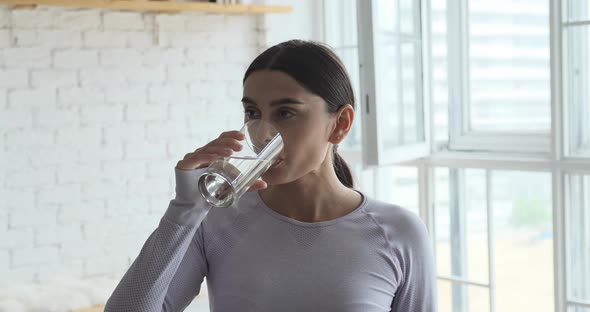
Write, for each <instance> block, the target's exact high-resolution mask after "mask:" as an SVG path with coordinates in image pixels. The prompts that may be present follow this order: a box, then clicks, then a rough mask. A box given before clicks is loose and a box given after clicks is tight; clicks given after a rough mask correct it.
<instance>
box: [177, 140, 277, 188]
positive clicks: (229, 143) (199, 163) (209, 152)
mask: <svg viewBox="0 0 590 312" xmlns="http://www.w3.org/2000/svg"><path fill="white" fill-rule="evenodd" d="M243 139H244V134H243V133H242V132H240V131H226V132H224V133H222V134H221V135H220V136H219V137H218V138H217V139H215V140H213V141H211V142H209V143H207V144H205V145H204V146H202V147H200V148H197V149H196V150H195V151H194V152H192V153H188V154H186V155H184V158H183V159H182V160H181V161H179V162H178V163H177V164H176V169H179V170H194V169H199V168H205V167H208V166H209V165H210V164H211V163H212V162H213V161H215V160H217V159H219V158H221V157H230V156H231V155H232V154H233V152H234V151H236V152H237V151H241V150H242V148H243V147H242V144H241V143H240V141H241V140H243ZM266 186H267V185H266V182H264V181H263V180H262V179H258V180H257V181H256V182H254V184H253V185H252V186H251V187H250V189H249V190H248V191H256V190H260V189H265V188H266Z"/></svg>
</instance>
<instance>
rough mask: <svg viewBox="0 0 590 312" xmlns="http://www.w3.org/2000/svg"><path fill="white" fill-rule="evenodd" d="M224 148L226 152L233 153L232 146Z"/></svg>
mask: <svg viewBox="0 0 590 312" xmlns="http://www.w3.org/2000/svg"><path fill="white" fill-rule="evenodd" d="M223 150H224V151H225V153H226V154H231V153H233V151H232V150H231V148H224V149H223Z"/></svg>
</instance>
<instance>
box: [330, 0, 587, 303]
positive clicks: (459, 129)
mask: <svg viewBox="0 0 590 312" xmlns="http://www.w3.org/2000/svg"><path fill="white" fill-rule="evenodd" d="M361 1H365V0H357V4H358V3H359V2H361ZM466 1H467V0H460V2H459V1H457V0H447V6H449V4H450V5H451V6H459V7H461V5H462V6H463V8H462V9H461V10H463V11H455V13H449V14H448V16H447V19H449V20H450V21H452V20H455V18H456V14H457V12H463V14H464V13H465V12H466V11H465V4H466ZM566 1H567V0H549V6H550V16H549V26H548V27H549V37H550V39H549V42H550V55H551V57H550V77H551V78H550V87H551V99H550V103H551V128H550V133H549V134H548V135H536V134H520V135H517V136H515V135H514V134H510V136H511V138H510V140H506V134H504V135H503V134H501V133H500V135H498V133H496V132H495V133H493V134H489V133H483V132H480V133H470V134H466V133H465V132H464V129H465V128H464V125H465V124H464V120H465V118H463V116H464V114H466V111H465V110H462V109H455V108H456V107H457V106H456V104H455V106H452V105H453V102H449V123H448V124H449V138H450V141H449V142H448V143H449V144H448V145H446V146H445V144H441V142H436V141H435V140H432V139H430V140H429V144H430V146H429V147H428V148H427V149H426V150H428V153H427V154H426V155H424V153H423V152H424V151H423V152H421V153H417V155H416V156H415V157H414V158H411V157H410V158H409V159H406V158H408V157H401V158H394V161H395V162H397V163H396V165H399V166H410V167H414V168H417V169H418V181H417V182H418V196H419V199H418V203H419V213H420V216H421V217H422V219H423V220H424V222H425V224H426V226H427V228H428V230H429V231H430V233H431V235H432V233H435V222H434V221H435V220H434V200H435V196H434V182H435V176H434V170H435V169H436V168H440V167H444V168H457V169H468V168H473V169H485V170H486V181H487V182H488V186H487V192H491V189H490V187H491V186H490V185H491V183H490V179H491V172H490V171H493V170H515V171H533V172H548V173H550V174H551V189H552V214H553V265H554V271H553V276H554V278H553V280H554V285H553V288H554V311H566V310H567V309H568V308H570V307H574V306H579V307H585V308H590V303H588V302H578V301H572V300H569V298H568V297H567V294H568V289H567V282H568V280H567V274H568V273H567V259H566V254H567V252H566V251H567V248H568V247H567V240H568V237H567V225H568V224H567V219H566V217H567V216H566V212H567V209H569V208H568V204H569V203H568V198H567V196H566V195H567V193H566V192H567V191H568V190H567V183H566V179H567V176H568V175H569V174H587V175H590V156H585V157H584V156H583V157H571V156H569V155H568V153H567V148H568V143H569V133H570V132H569V131H568V130H569V129H567V127H568V122H567V120H568V119H567V118H568V116H569V114H571V112H570V111H569V110H568V105H567V104H568V103H567V98H566V96H567V93H566V91H567V90H566V89H565V88H564V86H565V84H566V83H567V80H566V77H565V75H566V73H565V72H564V70H565V62H566V61H568V59H567V58H566V57H567V55H564V54H563V53H564V39H563V37H564V33H563V32H564V23H563V20H564V18H563V15H562V12H563V10H564V3H565V2H566ZM461 3H462V4H461ZM421 7H422V9H421V14H422V23H423V26H422V27H421V31H422V40H423V49H422V55H423V58H424V60H423V66H424V67H423V68H424V71H423V75H424V76H423V77H424V81H423V86H424V88H423V92H424V94H423V99H424V101H425V104H426V103H427V104H428V105H425V108H426V107H428V113H427V114H426V116H425V119H424V120H425V126H428V127H429V130H428V132H427V133H428V135H429V138H434V137H435V136H434V131H435V130H436V129H434V128H433V127H431V125H433V124H434V123H433V119H434V116H432V114H430V104H431V102H432V101H431V100H432V72H431V70H432V66H430V60H431V59H432V58H431V52H432V51H431V46H430V43H431V39H430V33H431V19H430V8H431V0H423V2H422V6H421ZM447 9H448V7H447ZM325 13H326V12H324V14H325ZM365 14H366V12H365ZM365 18H366V16H365ZM589 19H590V17H589ZM360 20H361V18H360V15H359V22H360ZM574 23H575V24H579V23H584V24H586V23H587V24H588V25H590V21H588V22H571V23H570V24H574ZM455 27H460V28H461V27H463V26H461V25H459V26H457V25H455ZM451 28H452V27H451V26H449V30H450V31H449V32H452V31H451ZM461 29H463V31H461V32H460V34H462V35H465V34H466V33H467V32H465V31H464V28H461ZM454 37H455V38H451V36H450V37H449V38H448V40H449V41H452V42H455V44H457V43H456V42H458V41H459V42H460V37H459V38H458V37H457V36H454ZM363 39H365V40H363ZM367 42H370V41H367V40H366V38H359V41H358V44H359V45H367V44H368V43H367ZM462 47H463V48H464V43H462ZM449 48H450V47H449ZM365 49H366V50H367V51H369V52H368V53H373V51H371V49H372V47H371V46H366V47H365ZM454 49H457V48H456V46H455V48H454ZM463 53H464V52H463ZM448 54H449V55H453V52H452V50H448ZM463 61H468V60H467V59H466V58H464V59H463ZM454 62H455V63H453V62H451V60H450V59H449V67H451V66H457V64H456V63H457V62H459V63H461V60H460V57H459V59H455V60H454ZM451 63H453V65H451ZM460 66H464V64H462V65H460ZM463 71H464V70H463ZM451 73H452V71H449V75H451ZM462 79H464V77H462V76H460V77H458V78H452V79H451V78H449V94H450V95H449V98H450V97H451V94H461V97H460V98H461V99H468V97H466V96H465V89H464V88H465V84H464V83H458V82H461V81H462ZM451 83H454V84H455V85H454V86H453V87H452V88H451ZM364 97H365V95H362V94H361V95H359V97H358V98H359V101H360V102H363V101H365V100H366V99H365V98H364ZM369 100H370V98H369ZM365 105H369V109H371V106H370V103H363V105H362V106H361V105H359V112H358V113H359V114H360V115H361V116H363V115H366V114H365V113H366V112H365V110H366V106H365ZM461 107H463V106H461ZM468 115H469V114H468V111H467V116H468ZM363 118H365V119H363V124H364V125H365V124H366V123H367V122H373V123H375V122H376V118H375V116H374V115H369V116H364V117H363ZM457 120H459V121H460V122H456V121H457ZM369 130H372V131H373V132H375V130H374V129H369ZM374 134H375V133H371V132H368V131H366V130H365V129H363V138H362V143H361V144H362V152H361V151H344V152H343V156H344V157H345V158H346V159H347V160H348V161H349V163H351V164H363V165H364V167H365V168H372V169H374V170H378V168H379V166H380V165H381V164H380V161H379V159H376V158H372V159H371V158H370V157H375V156H374V155H373V156H371V155H366V153H368V152H369V151H375V150H376V143H377V141H376V138H375V137H374V136H373V135H374ZM476 140H477V142H475V141H476ZM486 146H488V147H489V146H494V148H487V147H486ZM449 147H450V148H449ZM418 155H420V156H418ZM368 158H369V160H371V161H369V164H368V165H367V162H366V161H367V159H368ZM404 159H406V160H404ZM488 194H490V193H488ZM489 198H490V197H489V196H488V200H489ZM491 209H492V208H491V206H490V203H488V214H489V213H491V212H490V211H491ZM489 220H491V218H489V216H488V222H489ZM488 229H489V231H493V224H492V225H490V224H488ZM489 245H490V246H488V247H489V248H491V249H492V250H491V251H490V252H489V257H490V258H493V247H494V245H493V243H492V241H490V244H489ZM434 247H435V245H434V240H433V248H434ZM493 263H494V262H493V259H490V260H489V261H488V265H489V266H490V267H489V270H490V279H489V281H488V282H489V283H488V284H489V285H487V286H491V285H492V284H493V280H494V278H493V277H492V276H491V275H493V265H492V264H493ZM439 278H440V279H442V280H445V279H453V277H444V276H442V277H439ZM480 286H483V285H480ZM493 289H494V287H490V291H493ZM493 298H494V297H493V294H492V293H490V311H494V300H493Z"/></svg>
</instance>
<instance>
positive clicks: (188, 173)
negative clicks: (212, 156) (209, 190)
mask: <svg viewBox="0 0 590 312" xmlns="http://www.w3.org/2000/svg"><path fill="white" fill-rule="evenodd" d="M174 170H175V176H176V197H175V198H174V199H173V200H171V201H170V205H169V206H168V210H166V213H165V214H164V218H166V219H168V220H170V221H172V222H174V223H176V224H179V225H191V224H192V225H197V224H200V222H201V221H202V220H203V219H204V217H205V216H206V215H207V213H208V212H209V209H211V205H210V204H209V203H207V201H205V199H204V198H203V197H202V196H201V194H200V193H199V190H198V186H197V182H198V180H199V177H200V176H201V174H203V172H205V170H207V169H206V168H203V169H195V170H180V169H177V168H174Z"/></svg>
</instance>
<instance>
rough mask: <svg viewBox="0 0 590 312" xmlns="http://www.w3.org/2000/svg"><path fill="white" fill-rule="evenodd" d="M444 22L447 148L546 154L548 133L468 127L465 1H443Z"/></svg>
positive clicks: (468, 86)
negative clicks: (447, 116) (447, 85)
mask: <svg viewBox="0 0 590 312" xmlns="http://www.w3.org/2000/svg"><path fill="white" fill-rule="evenodd" d="M447 25H448V26H447V27H448V31H447V36H448V46H447V51H448V52H447V53H448V70H447V72H448V75H449V77H448V84H449V97H448V103H449V132H450V133H449V143H448V149H450V150H456V151H486V152H500V153H503V152H516V153H531V154H541V155H543V154H544V155H547V154H548V153H549V151H550V144H551V138H550V134H549V133H546V134H545V133H534V132H529V133H526V132H519V133H510V132H501V131H494V132H488V131H475V130H471V129H469V128H470V127H469V124H470V93H469V90H470V80H469V72H470V71H469V68H470V66H469V64H470V59H469V40H470V39H469V6H468V0H447ZM550 40H551V39H550ZM454 103H457V104H454Z"/></svg>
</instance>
